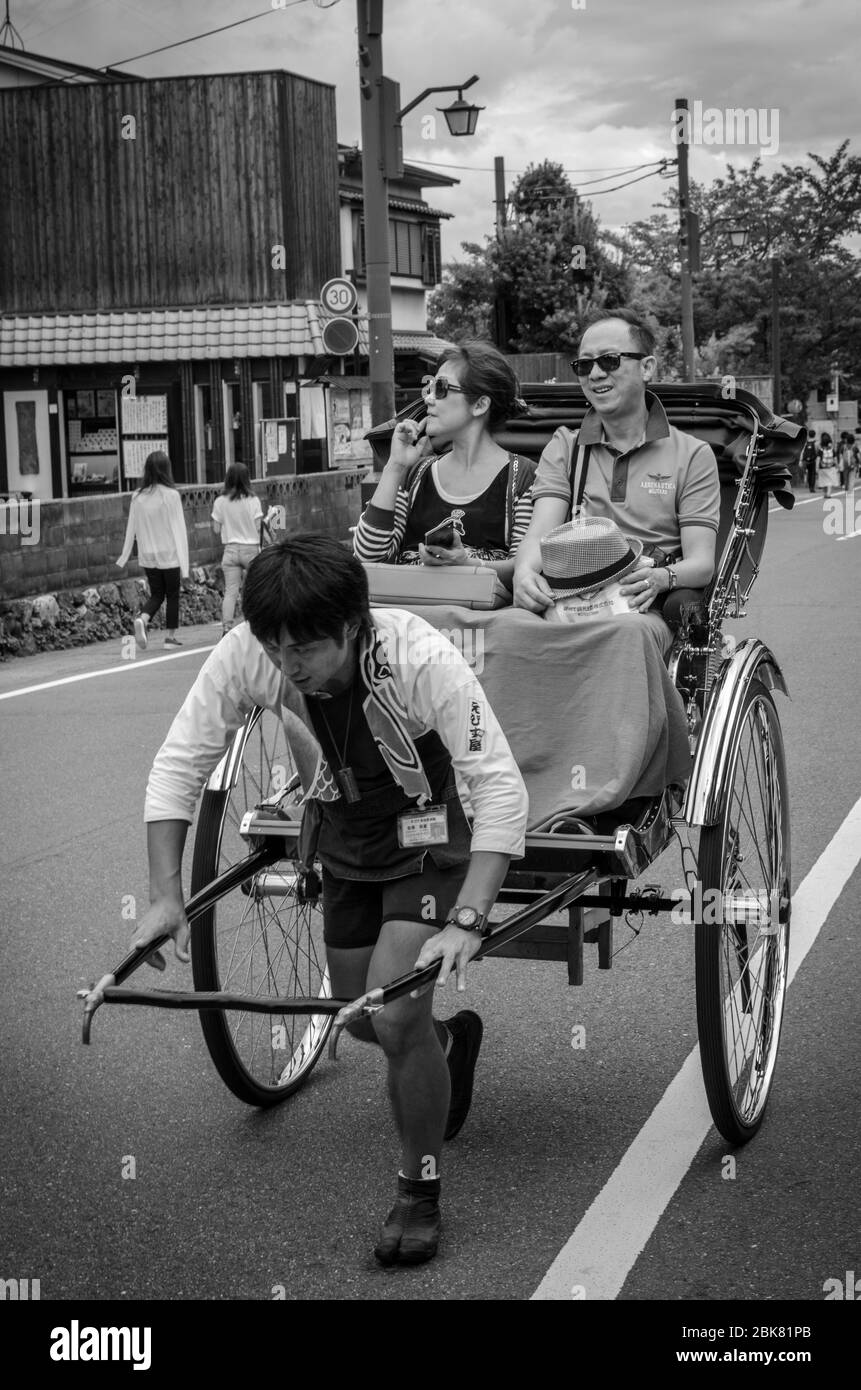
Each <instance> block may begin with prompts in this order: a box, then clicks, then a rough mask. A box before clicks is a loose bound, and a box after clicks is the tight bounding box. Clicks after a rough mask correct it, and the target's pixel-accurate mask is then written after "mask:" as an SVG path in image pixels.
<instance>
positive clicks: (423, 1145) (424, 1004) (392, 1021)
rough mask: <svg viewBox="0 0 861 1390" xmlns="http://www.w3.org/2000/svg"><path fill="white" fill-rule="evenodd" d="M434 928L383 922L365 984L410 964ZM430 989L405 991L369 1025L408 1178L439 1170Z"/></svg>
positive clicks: (442, 1104) (441, 1063) (440, 1098)
mask: <svg viewBox="0 0 861 1390" xmlns="http://www.w3.org/2000/svg"><path fill="white" fill-rule="evenodd" d="M435 934H436V928H434V927H431V926H426V925H424V924H422V923H418V922H386V923H384V925H383V929H382V931H381V933H380V939H379V941H378V942H377V945H376V947H375V948H374V953H373V956H372V958H371V963H370V968H369V971H368V988H369V989H373V988H374V987H375V986H377V985H382V984H386V983H387V982H388V981H389V980H393V979H395V978H396V976H398V975H403V974H405V973H406V972H407V971H408V970H410V969H412V967H413V965H414V964H415V960H416V957H417V955H418V953H419V951H420V950H421V948H422V946H423V945H424V943H425V941H427V940H428V938H429V937H431V936H434V935H435ZM433 1003H434V991H433V990H428V991H426V992H425V993H424V994H423V995H422V996H421V998H420V999H411V998H410V997H409V996H408V995H407V996H406V997H404V998H401V999H397V1000H395V1002H394V1003H393V1004H389V1005H387V1006H386V1008H385V1009H384V1010H383V1012H382V1013H380V1014H377V1015H375V1016H374V1029H375V1031H376V1034H377V1037H378V1038H379V1041H380V1045H381V1046H382V1048H383V1051H384V1052H385V1054H386V1059H387V1061H388V1066H389V1078H388V1080H389V1095H390V1097H391V1101H392V1109H393V1110H394V1113H395V1121H396V1123H397V1126H398V1130H399V1132H400V1136H401V1145H402V1163H401V1171H402V1172H403V1174H404V1176H405V1177H407V1178H431V1177H436V1176H437V1175H438V1173H439V1156H440V1150H441V1149H442V1142H443V1133H444V1131H445V1125H446V1119H447V1117H448V1109H449V1103H450V1100H451V1083H450V1080H449V1072H448V1066H447V1065H446V1060H445V1052H444V1050H443V1047H442V1045H441V1041H440V1037H439V1034H438V1032H437V1029H436V1027H435V1026H434V1019H433V1013H432V1010H433Z"/></svg>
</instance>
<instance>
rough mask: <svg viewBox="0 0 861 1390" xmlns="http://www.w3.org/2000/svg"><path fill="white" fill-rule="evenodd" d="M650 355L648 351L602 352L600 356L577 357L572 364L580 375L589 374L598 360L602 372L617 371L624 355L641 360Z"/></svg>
mask: <svg viewBox="0 0 861 1390" xmlns="http://www.w3.org/2000/svg"><path fill="white" fill-rule="evenodd" d="M650 356H651V353H648V352H602V353H601V355H600V356H599V357H575V358H574V361H573V362H572V363H571V366H572V367H573V368H574V371H575V372H576V373H577V375H578V376H588V375H589V373H590V372H591V370H592V368H593V367H594V365H595V363H596V362H597V363H598V366H599V367H600V368H601V371H602V372H617V371H618V370H619V368H620V367H621V365H622V358H623V357H634V358H636V360H637V361H639V360H640V359H641V358H643V357H650Z"/></svg>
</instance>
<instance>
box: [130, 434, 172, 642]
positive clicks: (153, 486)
mask: <svg viewBox="0 0 861 1390" xmlns="http://www.w3.org/2000/svg"><path fill="white" fill-rule="evenodd" d="M135 542H137V548H138V560H139V561H140V564H141V565H142V567H143V572H144V574H145V575H146V577H147V583H148V584H149V592H150V596H149V599H148V600H147V602H146V603H145V604H144V606H143V608H142V609H141V611H140V613H139V614H138V616H137V617H136V618H135V640H136V641H137V643H138V645H139V646H141V647H145V646H146V645H147V641H148V636H147V632H148V628H149V624H150V622H151V621H152V619H153V618H154V617H155V615H156V613H157V612H158V610H159V609H160V608H161V606H162V604H163V603H165V604H166V605H167V607H166V613H165V639H164V645H165V646H166V647H181V646H182V643H181V642H180V641H179V639H178V638H177V635H176V630H177V628H178V627H179V581H180V579H181V578H182V579H187V578H188V535H187V534H186V529H185V517H184V515H183V510H182V499H181V497H180V495H179V493H178V491H177V488H176V484H175V483H174V481H173V475H172V473H171V470H170V459H169V458H168V456H167V454H165V453H164V452H163V451H162V450H161V449H157V450H156V451H155V452H154V453H152V454H149V455H148V456H147V460H146V462H145V464H144V471H143V479H142V481H141V485H140V487H139V488H138V490H137V492H136V493H135V494H134V496H133V497H132V501H131V506H130V507H129V520H128V525H127V527H126V539H125V544H124V545H123V552H122V554H121V555H120V558H119V559H118V560H117V565H118V566H119V568H120V569H125V567H126V565H127V564H128V562H129V557H130V556H131V553H132V547H133V546H134V544H135Z"/></svg>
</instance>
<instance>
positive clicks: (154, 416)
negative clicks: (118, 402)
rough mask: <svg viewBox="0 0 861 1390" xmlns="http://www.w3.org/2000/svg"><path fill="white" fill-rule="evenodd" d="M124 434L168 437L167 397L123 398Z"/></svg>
mask: <svg viewBox="0 0 861 1390" xmlns="http://www.w3.org/2000/svg"><path fill="white" fill-rule="evenodd" d="M122 411H123V434H147V435H153V434H161V435H167V396H123V397H122Z"/></svg>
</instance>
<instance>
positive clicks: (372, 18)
mask: <svg viewBox="0 0 861 1390" xmlns="http://www.w3.org/2000/svg"><path fill="white" fill-rule="evenodd" d="M358 21H359V22H358V32H359V73H360V91H361V98H362V99H361V102H360V105H361V114H362V186H363V198H364V208H365V275H366V284H367V295H368V357H369V375H370V383H371V423H372V424H374V425H381V424H383V423H384V422H385V421H386V420H390V419H391V418H392V416H393V415H394V413H395V382H394V375H395V372H394V344H393V339H392V284H391V278H390V275H391V272H390V268H389V199H388V181H387V179H386V176H385V172H384V168H383V138H382V137H383V131H382V109H381V108H382V92H383V0H358Z"/></svg>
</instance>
